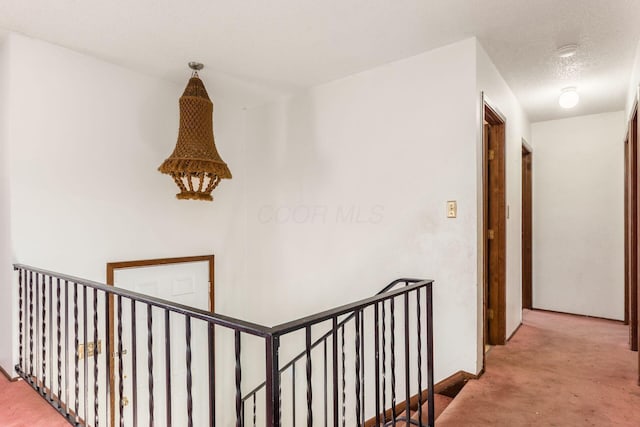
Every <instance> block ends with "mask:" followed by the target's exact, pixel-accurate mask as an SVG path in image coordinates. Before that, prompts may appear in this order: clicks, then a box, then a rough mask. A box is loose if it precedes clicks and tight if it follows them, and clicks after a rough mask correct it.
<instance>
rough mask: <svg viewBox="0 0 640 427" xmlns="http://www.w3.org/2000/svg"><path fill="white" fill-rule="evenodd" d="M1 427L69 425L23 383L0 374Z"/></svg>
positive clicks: (66, 426) (54, 426)
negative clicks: (9, 379)
mask: <svg viewBox="0 0 640 427" xmlns="http://www.w3.org/2000/svg"><path fill="white" fill-rule="evenodd" d="M0 426H1V427H69V424H68V423H67V422H66V421H65V420H64V418H62V417H61V416H60V414H58V413H57V412H56V410H55V409H53V408H52V407H51V406H50V405H49V404H48V403H47V402H45V401H44V399H42V398H41V397H40V396H39V395H38V394H37V393H36V392H35V391H34V390H33V389H32V388H31V387H29V386H28V385H27V384H26V383H25V382H24V381H16V382H9V381H8V380H7V378H6V377H5V376H4V375H2V374H0Z"/></svg>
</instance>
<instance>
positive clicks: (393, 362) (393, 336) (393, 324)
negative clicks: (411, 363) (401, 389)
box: [389, 298, 396, 427]
mask: <svg viewBox="0 0 640 427" xmlns="http://www.w3.org/2000/svg"><path fill="white" fill-rule="evenodd" d="M389 316H390V317H391V324H390V325H389V328H390V331H389V334H390V335H391V340H390V341H391V342H390V344H391V348H390V352H391V421H392V422H393V426H394V427H395V425H396V320H395V319H396V313H395V302H394V299H393V298H391V300H390V301H389Z"/></svg>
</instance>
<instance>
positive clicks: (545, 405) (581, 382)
mask: <svg viewBox="0 0 640 427" xmlns="http://www.w3.org/2000/svg"><path fill="white" fill-rule="evenodd" d="M628 334H629V328H628V326H624V325H623V324H621V323H619V322H613V321H607V320H600V319H591V318H585V317H579V316H572V315H565V314H556V313H548V312H542V311H525V313H524V321H523V325H522V327H521V328H520V330H519V331H518V332H517V333H516V335H515V336H514V337H513V338H512V339H511V341H510V342H509V343H508V344H507V345H506V346H499V347H493V348H492V349H491V351H490V352H489V354H488V355H487V359H486V366H485V369H486V372H485V374H484V375H483V376H482V377H481V378H480V379H479V380H472V381H470V382H469V383H468V384H467V385H466V386H465V387H464V388H463V389H462V391H461V392H460V394H459V395H458V396H457V397H456V398H455V399H454V401H453V402H452V403H451V404H450V405H449V407H448V408H447V409H446V410H445V412H444V413H443V414H442V415H441V416H440V418H439V419H438V422H437V423H436V424H437V426H438V427H447V426H453V427H462V426H474V427H476V426H477V427H480V426H505V427H518V426H558V427H569V426H598V427H605V426H607V427H608V426H616V427H622V426H640V387H639V386H638V385H637V379H638V354H637V353H635V352H631V351H630V350H629V348H628V345H627V342H628Z"/></svg>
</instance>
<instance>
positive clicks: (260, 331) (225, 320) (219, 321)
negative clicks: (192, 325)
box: [13, 264, 272, 337]
mask: <svg viewBox="0 0 640 427" xmlns="http://www.w3.org/2000/svg"><path fill="white" fill-rule="evenodd" d="M13 269H14V270H19V269H23V270H27V271H32V272H34V273H40V274H44V275H47V276H51V277H56V278H59V279H61V280H65V281H68V282H72V283H77V284H79V285H83V286H87V287H89V288H92V289H97V290H99V291H103V292H106V293H107V294H113V295H117V296H122V297H125V298H130V299H132V300H134V301H137V302H141V303H144V304H149V305H152V306H154V307H158V308H162V309H165V310H169V311H172V312H174V313H179V314H183V315H185V316H190V317H193V318H195V319H200V320H204V321H206V322H210V323H214V324H216V325H220V326H224V327H228V328H232V329H235V330H238V331H242V332H246V333H249V334H252V335H256V336H259V337H266V336H268V335H270V334H271V330H272V328H269V327H267V326H263V325H259V324H257V323H252V322H247V321H244V320H240V319H236V318H233V317H229V316H225V315H222V314H218V313H211V312H209V311H205V310H200V309H197V308H193V307H189V306H186V305H182V304H178V303H175V302H172V301H167V300H164V299H161V298H155V297H152V296H149V295H144V294H140V293H137V292H133V291H130V290H127V289H122V288H118V287H115V286H109V285H105V284H103V283H99V282H94V281H93V280H87V279H82V278H80V277H75V276H70V275H67V274H61V273H56V272H53V271H49V270H44V269H42V268H36V267H31V266H29V265H23V264H14V265H13Z"/></svg>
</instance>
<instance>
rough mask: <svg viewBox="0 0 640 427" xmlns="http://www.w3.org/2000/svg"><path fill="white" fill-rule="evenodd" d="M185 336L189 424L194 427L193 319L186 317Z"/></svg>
mask: <svg viewBox="0 0 640 427" xmlns="http://www.w3.org/2000/svg"><path fill="white" fill-rule="evenodd" d="M185 335H186V339H187V356H186V361H187V423H188V425H189V427H193V395H192V386H193V377H192V372H191V317H190V316H186V317H185Z"/></svg>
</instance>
